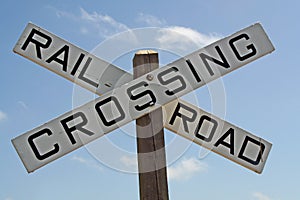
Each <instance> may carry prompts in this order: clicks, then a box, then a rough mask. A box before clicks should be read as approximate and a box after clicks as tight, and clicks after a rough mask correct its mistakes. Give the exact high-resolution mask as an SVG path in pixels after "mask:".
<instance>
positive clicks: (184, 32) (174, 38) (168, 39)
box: [157, 26, 221, 53]
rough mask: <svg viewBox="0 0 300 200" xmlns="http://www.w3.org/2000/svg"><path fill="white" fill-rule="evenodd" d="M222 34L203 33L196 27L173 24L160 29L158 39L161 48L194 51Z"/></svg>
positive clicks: (184, 51)
mask: <svg viewBox="0 0 300 200" xmlns="http://www.w3.org/2000/svg"><path fill="white" fill-rule="evenodd" d="M220 38H221V36H219V35H217V34H209V35H206V34H203V33H200V32H198V31H196V30H194V29H191V28H186V27H181V26H172V27H167V28H164V29H162V30H161V31H160V36H159V37H158V39H157V41H158V42H159V43H160V46H161V48H164V49H176V50H177V51H179V52H182V53H186V52H187V51H189V52H192V51H194V50H196V49H199V48H201V47H204V46H206V45H208V44H211V43H213V42H215V41H217V40H219V39H220Z"/></svg>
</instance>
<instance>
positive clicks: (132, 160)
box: [120, 156, 138, 170]
mask: <svg viewBox="0 0 300 200" xmlns="http://www.w3.org/2000/svg"><path fill="white" fill-rule="evenodd" d="M120 161H121V163H122V164H123V165H125V166H126V167H128V168H131V169H132V168H133V169H134V170H137V168H138V163H137V157H136V156H131V157H130V156H122V157H121V158H120Z"/></svg>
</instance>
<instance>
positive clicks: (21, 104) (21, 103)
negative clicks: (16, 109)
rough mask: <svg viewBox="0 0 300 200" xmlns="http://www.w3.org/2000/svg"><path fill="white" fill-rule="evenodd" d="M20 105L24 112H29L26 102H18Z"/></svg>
mask: <svg viewBox="0 0 300 200" xmlns="http://www.w3.org/2000/svg"><path fill="white" fill-rule="evenodd" d="M18 104H19V105H20V106H21V107H22V108H23V109H24V110H28V106H27V104H26V103H25V102H23V101H18Z"/></svg>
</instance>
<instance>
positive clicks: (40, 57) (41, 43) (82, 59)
mask: <svg viewBox="0 0 300 200" xmlns="http://www.w3.org/2000/svg"><path fill="white" fill-rule="evenodd" d="M13 51H14V52H15V53H17V54H20V55H22V56H24V57H25V58H28V59H30V60H32V61H33V62H35V63H37V64H39V65H41V66H43V67H45V68H47V69H49V70H50V71H53V72H54V73H56V74H59V75H61V76H63V77H64V78H67V79H68V80H70V81H72V82H76V83H77V84H78V85H80V86H82V87H84V88H86V89H88V90H90V91H91V92H94V93H97V94H104V93H106V92H108V91H109V90H112V88H115V87H118V86H121V85H123V84H125V83H127V82H129V81H131V80H132V76H131V75H130V74H128V73H126V72H125V71H124V70H122V69H120V68H117V67H115V66H112V65H111V64H110V63H108V62H106V61H104V60H101V59H99V58H98V57H96V56H94V55H91V54H90V53H88V52H87V51H84V50H83V49H80V48H78V47H77V46H75V45H73V44H71V43H69V42H67V41H65V40H63V39H61V38H59V37H57V36H56V35H54V34H52V33H49V32H48V31H46V30H44V29H42V28H40V27H38V26H36V25H34V24H31V23H29V24H28V25H27V27H26V28H25V30H24V32H23V33H22V35H21V37H20V39H19V41H18V42H17V44H16V45H15V47H14V50H13Z"/></svg>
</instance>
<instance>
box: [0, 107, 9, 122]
mask: <svg viewBox="0 0 300 200" xmlns="http://www.w3.org/2000/svg"><path fill="white" fill-rule="evenodd" d="M5 119H7V115H6V113H4V112H2V111H1V110H0V122H1V121H3V120H5Z"/></svg>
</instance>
